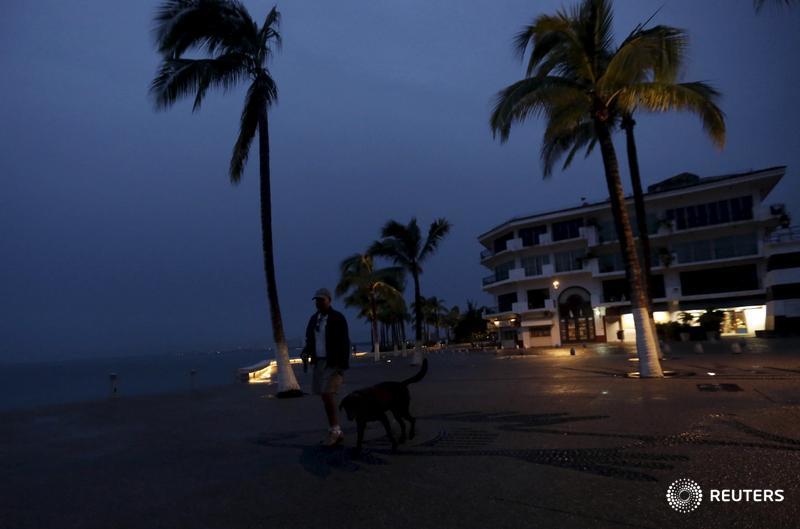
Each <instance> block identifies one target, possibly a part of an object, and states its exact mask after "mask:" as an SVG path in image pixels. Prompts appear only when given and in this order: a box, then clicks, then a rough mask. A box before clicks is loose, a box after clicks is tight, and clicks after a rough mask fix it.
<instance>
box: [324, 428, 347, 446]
mask: <svg viewBox="0 0 800 529" xmlns="http://www.w3.org/2000/svg"><path fill="white" fill-rule="evenodd" d="M343 441H344V434H343V433H342V429H341V428H339V427H333V428H331V429H330V430H328V435H326V436H325V439H323V440H322V442H321V443H320V444H321V445H322V446H336V445H338V444H341V443H342V442H343Z"/></svg>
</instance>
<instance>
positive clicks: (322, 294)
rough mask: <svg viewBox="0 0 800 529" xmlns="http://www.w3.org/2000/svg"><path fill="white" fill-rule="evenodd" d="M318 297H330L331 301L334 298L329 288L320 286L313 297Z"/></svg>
mask: <svg viewBox="0 0 800 529" xmlns="http://www.w3.org/2000/svg"><path fill="white" fill-rule="evenodd" d="M317 298H328V300H329V301H332V300H333V296H331V292H330V290H328V289H327V288H320V289H318V290H317V291H316V292H314V297H313V298H311V299H317Z"/></svg>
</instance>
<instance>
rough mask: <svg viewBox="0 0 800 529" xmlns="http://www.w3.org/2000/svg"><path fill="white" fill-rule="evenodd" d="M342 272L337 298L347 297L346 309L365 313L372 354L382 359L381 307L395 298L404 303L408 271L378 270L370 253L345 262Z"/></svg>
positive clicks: (395, 267)
mask: <svg viewBox="0 0 800 529" xmlns="http://www.w3.org/2000/svg"><path fill="white" fill-rule="evenodd" d="M339 268H340V272H341V277H340V279H339V283H338V284H337V285H336V295H337V296H342V295H347V297H345V298H344V303H345V305H346V306H348V307H358V308H360V309H361V313H360V316H361V317H363V318H365V319H366V320H367V321H369V322H370V324H371V327H372V350H373V352H374V353H375V354H376V355H379V354H380V340H379V336H378V317H379V310H378V309H379V305H380V304H381V303H382V302H384V301H390V300H393V299H395V298H400V299H402V297H403V294H402V291H403V288H404V276H405V271H404V270H403V269H402V268H401V267H399V266H392V267H388V268H377V269H376V268H375V262H374V260H373V258H372V256H371V255H370V254H368V253H367V254H354V255H351V256H350V257H348V258H347V259H345V260H344V261H342V264H341V265H340V267H339Z"/></svg>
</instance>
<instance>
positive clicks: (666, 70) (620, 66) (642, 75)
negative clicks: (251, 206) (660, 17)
mask: <svg viewBox="0 0 800 529" xmlns="http://www.w3.org/2000/svg"><path fill="white" fill-rule="evenodd" d="M687 46H688V37H687V35H686V32H684V31H683V30H681V29H678V28H672V27H669V26H656V27H654V28H650V29H646V30H637V31H634V32H633V33H631V35H629V36H628V38H627V39H625V41H624V42H623V43H622V45H621V46H620V47H619V49H618V50H617V51H616V53H614V54H613V55H612V56H611V59H610V61H609V63H608V66H607V67H606V70H605V72H604V73H603V76H602V78H601V79H600V80H599V81H598V86H599V89H600V90H601V91H603V92H605V93H613V92H615V91H616V90H618V89H619V88H621V87H624V86H627V85H630V84H632V83H639V82H643V81H646V80H648V79H654V80H657V81H660V82H673V81H675V79H677V77H678V75H679V74H680V70H681V68H682V67H683V65H684V62H685V58H686V48H687Z"/></svg>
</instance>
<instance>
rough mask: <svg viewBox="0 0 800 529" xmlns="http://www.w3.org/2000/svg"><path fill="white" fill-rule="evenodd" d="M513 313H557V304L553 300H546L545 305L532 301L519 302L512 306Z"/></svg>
mask: <svg viewBox="0 0 800 529" xmlns="http://www.w3.org/2000/svg"><path fill="white" fill-rule="evenodd" d="M511 311H512V312H515V313H517V314H523V313H526V312H536V311H550V312H553V311H555V302H554V301H553V300H552V299H545V300H544V303H538V304H537V303H534V302H531V301H519V302H517V303H514V304H512V305H511Z"/></svg>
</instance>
